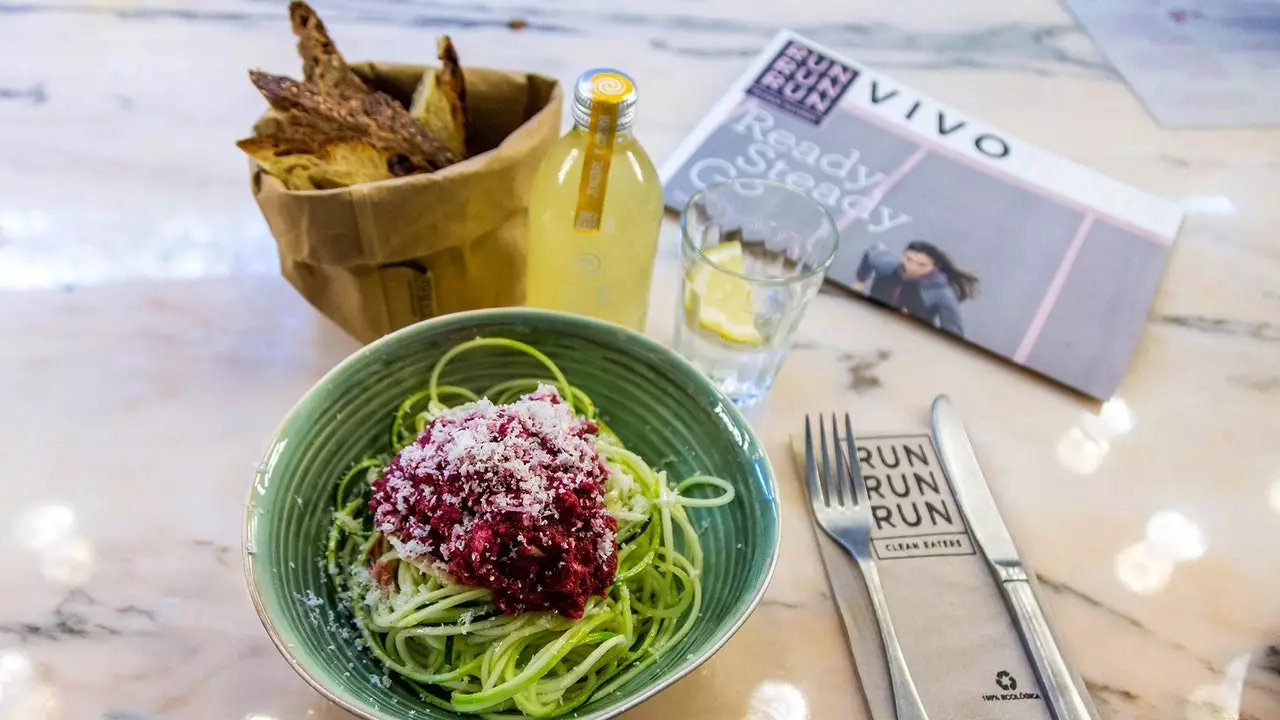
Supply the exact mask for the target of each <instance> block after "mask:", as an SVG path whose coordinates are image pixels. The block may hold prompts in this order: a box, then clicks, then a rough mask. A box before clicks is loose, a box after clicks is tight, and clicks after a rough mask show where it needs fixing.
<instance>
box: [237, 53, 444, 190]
mask: <svg viewBox="0 0 1280 720" xmlns="http://www.w3.org/2000/svg"><path fill="white" fill-rule="evenodd" d="M249 77H250V79H252V80H253V84H254V85H255V86H257V88H258V91H259V92H261V93H262V95H263V97H265V98H266V99H267V102H268V103H270V105H271V107H272V108H273V109H275V110H276V111H277V112H279V113H282V114H283V116H284V120H285V122H286V123H287V124H288V125H290V126H292V127H293V128H294V132H295V134H298V135H304V136H305V135H313V136H319V137H335V136H337V137H344V136H349V137H356V138H360V139H362V140H364V141H365V142H366V143H368V144H369V145H371V146H373V147H374V148H377V149H378V150H381V151H382V152H384V153H386V154H387V155H389V156H390V155H404V156H405V161H406V163H407V164H408V165H411V166H412V168H413V169H414V170H415V171H426V172H429V171H431V170H436V169H439V168H442V167H445V166H448V165H451V164H453V163H454V162H456V161H457V160H458V159H459V158H460V157H461V156H459V155H458V154H457V153H455V152H454V151H453V150H452V149H450V148H449V146H447V145H446V144H445V143H443V142H441V141H440V140H439V139H437V138H436V137H435V136H434V135H433V134H432V133H431V132H430V131H428V130H427V129H426V128H425V127H424V126H423V125H421V124H420V123H418V122H417V121H416V120H414V119H413V117H412V116H411V115H410V114H409V111H408V110H406V109H405V108H404V106H403V105H401V104H400V103H398V102H396V101H395V99H394V98H392V97H391V96H389V95H386V94H384V93H381V92H377V91H372V90H371V91H368V92H365V93H362V94H354V93H351V94H343V95H329V94H324V93H321V92H320V91H319V89H318V88H317V86H316V85H315V84H314V83H308V82H298V81H296V80H293V79H290V78H287V77H284V76H282V75H271V74H269V73H264V72H261V71H258V70H251V71H249Z"/></svg>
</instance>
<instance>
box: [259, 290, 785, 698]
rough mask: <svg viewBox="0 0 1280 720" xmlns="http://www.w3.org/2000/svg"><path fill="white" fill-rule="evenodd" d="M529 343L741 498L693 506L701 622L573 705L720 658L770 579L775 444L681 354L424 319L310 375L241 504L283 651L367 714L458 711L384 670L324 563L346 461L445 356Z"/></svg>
mask: <svg viewBox="0 0 1280 720" xmlns="http://www.w3.org/2000/svg"><path fill="white" fill-rule="evenodd" d="M482 335H483V336H500V337H508V338H512V339H515V340H520V341H522V342H525V343H528V344H530V345H533V346H534V347H536V348H538V349H539V350H541V351H542V352H544V353H545V354H547V355H548V356H550V358H551V359H552V360H553V361H555V362H556V363H557V364H558V365H559V366H560V368H561V369H562V370H563V371H564V373H565V375H566V376H567V377H568V379H569V382H571V383H573V384H575V385H577V386H579V387H581V388H582V389H584V390H585V391H586V392H587V393H588V394H589V395H590V396H591V398H592V399H593V400H594V401H595V403H596V405H597V406H598V407H599V410H600V415H601V418H602V419H603V420H604V421H605V423H607V424H608V425H609V427H610V428H612V429H613V430H614V431H615V432H616V433H617V434H618V435H619V437H621V438H622V440H623V441H624V442H625V443H626V444H627V447H628V448H630V449H631V450H633V451H635V452H638V453H639V454H640V455H641V456H643V457H644V458H645V459H647V460H648V461H649V462H650V463H651V464H652V465H654V466H655V467H656V468H660V469H665V470H666V471H667V472H668V474H669V475H670V476H671V477H673V478H682V477H685V476H688V475H692V474H695V473H710V474H713V475H718V476H720V477H722V478H726V479H728V480H730V481H732V482H733V483H734V484H735V486H736V488H737V498H736V499H735V500H734V501H733V502H732V503H730V504H729V505H727V506H724V507H719V508H707V509H700V508H694V509H690V511H689V512H690V515H691V517H692V520H693V523H694V526H695V527H702V526H705V530H703V532H702V533H701V535H700V537H701V540H702V546H703V551H704V552H705V554H706V556H705V562H704V569H703V577H702V583H703V584H702V587H703V592H704V594H705V598H704V600H703V608H702V613H701V616H700V617H699V619H698V622H697V623H696V624H695V626H694V628H693V630H692V631H691V632H690V633H689V635H687V636H686V637H685V638H684V639H683V640H682V641H681V643H680V644H679V645H678V646H677V647H675V648H673V649H672V651H670V652H668V653H667V654H666V655H665V656H663V658H662V659H661V660H660V661H659V662H657V663H655V664H654V665H653V666H651V667H650V668H648V669H647V670H646V671H645V672H644V673H642V674H640V675H638V676H636V677H635V678H633V679H632V680H631V681H630V682H628V683H627V684H626V685H625V686H623V687H622V688H620V689H619V690H618V691H616V692H614V693H611V694H609V695H607V696H605V697H599V698H595V699H594V700H592V701H591V702H590V703H589V704H587V705H584V706H582V707H580V708H578V709H577V710H576V711H575V712H573V713H571V714H570V715H568V717H573V718H607V717H613V716H614V715H616V714H618V713H620V712H622V711H623V710H626V709H627V708H630V707H633V706H635V705H636V704H638V703H640V702H642V701H643V700H645V699H646V698H648V697H650V696H652V695H653V694H655V693H657V692H658V691H659V690H661V689H663V688H665V687H666V686H668V685H670V684H671V683H673V682H675V681H676V680H678V679H679V678H681V677H683V676H684V675H686V674H687V673H689V672H690V671H691V670H693V669H694V668H696V667H697V666H698V665H699V664H701V663H702V662H703V661H705V660H706V659H707V658H708V657H710V656H711V654H712V653H714V652H715V651H716V650H718V649H719V648H720V646H721V645H723V644H724V643H725V641H727V640H728V639H729V637H730V636H731V635H733V633H734V631H735V630H737V629H738V627H739V626H740V625H741V624H742V623H743V621H744V620H746V618H747V616H748V615H749V614H750V613H751V611H752V610H753V609H754V608H755V606H756V603H757V602H759V600H760V596H761V595H762V594H763V593H764V590H765V586H766V585H767V584H768V582H769V577H770V575H771V574H772V573H773V566H774V563H775V561H776V559H777V555H778V508H777V500H776V496H777V492H776V488H775V487H774V480H773V473H772V470H771V469H770V467H769V461H768V458H766V456H765V453H764V450H763V449H762V448H761V446H760V443H759V442H758V441H757V440H756V438H755V436H754V435H753V434H752V432H751V429H750V427H749V426H748V425H747V423H746V421H745V420H743V418H742V416H741V415H740V414H739V413H738V411H737V409H736V408H734V406H733V405H732V403H730V402H729V401H728V400H727V399H726V398H725V397H724V396H722V395H721V394H720V393H719V392H717V391H716V390H715V389H714V388H713V387H712V386H711V384H710V383H708V382H707V380H706V379H705V378H703V376H702V375H701V374H700V373H699V372H698V371H697V370H695V369H694V368H693V367H692V366H690V365H689V364H688V363H686V362H685V361H684V360H683V359H682V358H680V357H679V356H677V355H676V354H675V353H673V352H671V351H670V350H668V349H666V348H665V347H663V346H661V345H659V344H658V343H656V342H654V341H652V340H649V339H647V338H645V337H643V336H641V335H638V334H636V333H633V332H630V331H628V330H624V329H622V328H619V327H616V326H613V325H609V324H607V323H602V322H597V321H593V320H588V319H584V318H579V317H574V316H569V315H562V314H558V313H550V312H542V311H536V310H528V309H522V308H513V309H501V310H484V311H477V312H470V313H460V314H456V315H449V316H446V317H442V318H438V319H434V320H430V321H427V322H423V323H419V324H417V325H414V326H412V327H408V328H405V329H403V330H400V331H399V332H396V333H393V334H391V335H388V336H387V337H385V338H382V339H381V340H378V341H377V342H375V343H373V344H371V345H369V346H367V347H365V348H363V349H361V350H359V351H358V352H356V353H355V354H354V355H352V356H351V357H349V358H347V359H346V360H345V361H343V362H342V363H341V364H340V365H338V367H336V368H334V369H333V371H332V372H330V373H329V374H328V375H326V376H325V377H324V378H323V379H322V380H320V382H319V383H317V384H316V386H315V387H314V388H312V389H311V391H310V392H308V393H307V394H306V396H305V397H303V398H302V400H301V401H300V402H299V403H298V404H297V406H296V407H294V408H293V410H292V411H291V412H290V413H289V416H288V417H286V418H285V420H284V423H283V424H282V425H281V426H280V429H279V430H278V431H277V432H276V435H275V437H274V438H273V439H272V441H271V444H270V446H269V447H268V449H267V453H266V455H265V456H264V458H263V460H262V462H261V464H260V465H259V468H258V472H257V475H256V477H255V480H254V484H253V489H252V490H251V492H250V497H249V505H248V509H247V512H246V517H245V574H246V575H247V578H248V582H249V591H250V594H251V595H252V596H253V602H254V605H255V606H256V608H257V610H258V616H259V617H260V618H261V619H262V624H263V625H264V626H265V627H266V629H267V633H268V634H270V636H271V639H272V640H273V641H274V642H275V644H276V647H277V648H279V650H280V652H281V654H283V655H284V657H285V659H286V660H288V662H289V664H290V665H292V666H293V668H294V669H295V670H297V671H298V673H299V674H300V675H302V677H303V678H304V679H306V681H307V682H309V683H311V685H312V686H313V687H315V688H316V690H319V691H320V692H321V693H323V694H324V695H325V696H326V697H328V698H329V699H330V700H332V701H333V702H335V703H337V704H338V705H341V706H342V707H343V708H345V709H347V710H348V711H350V712H352V713H355V714H356V715H358V716H360V717H363V718H368V719H369V720H404V719H407V718H415V719H419V720H420V719H422V718H456V717H463V716H459V715H456V714H454V713H451V712H447V711H443V710H440V709H438V708H436V707H434V706H432V705H429V704H427V703H426V702H424V701H423V700H421V699H420V698H418V697H417V695H416V694H415V693H414V692H413V691H412V690H411V689H410V688H408V687H407V686H404V685H402V684H400V683H398V682H397V683H393V684H392V685H391V687H387V688H384V687H382V685H380V684H379V683H377V682H376V679H377V678H380V677H382V675H383V674H384V671H383V668H382V666H381V665H380V664H379V663H378V662H377V660H375V659H374V658H373V657H372V656H371V655H369V654H368V653H367V652H366V651H365V650H362V649H360V648H357V647H356V646H355V645H354V644H353V643H352V641H351V640H350V639H348V637H346V636H347V635H348V634H349V632H350V631H349V630H348V628H349V627H350V626H349V621H348V620H347V619H346V617H345V616H344V615H343V610H342V609H341V607H340V604H339V603H338V601H337V599H336V598H335V596H334V593H333V591H332V589H331V588H330V586H329V582H328V578H327V576H326V574H325V572H324V569H323V567H322V561H323V557H324V550H323V545H324V542H325V537H326V534H327V532H328V529H329V523H330V513H331V512H332V510H333V505H332V504H333V490H334V488H335V486H336V483H337V481H338V478H339V476H340V474H341V473H342V471H343V470H345V469H346V468H348V467H350V466H351V465H352V464H353V463H354V462H356V461H357V460H359V459H360V458H362V457H364V456H366V455H369V454H373V453H376V452H379V451H384V450H386V449H387V446H388V443H389V440H388V435H389V427H390V424H391V417H392V415H393V413H394V411H395V409H396V407H397V406H398V405H399V403H400V402H401V401H402V400H403V399H404V398H405V397H406V396H408V395H409V394H411V393H413V392H415V391H417V390H420V389H422V388H423V387H425V386H426V384H427V378H428V375H429V374H430V371H431V368H432V366H433V365H434V364H435V362H436V360H437V358H439V357H440V355H441V354H443V353H444V352H445V351H446V350H448V349H449V348H450V347H452V346H453V345H455V344H457V343H460V342H463V341H466V340H470V339H472V338H474V337H477V336H482ZM530 374H536V375H543V374H545V373H544V372H542V371H540V366H537V365H536V364H535V363H534V361H533V360H532V359H531V358H527V357H525V356H524V355H523V354H521V353H516V352H512V351H508V350H501V349H489V348H482V349H477V350H474V351H471V352H468V353H467V354H466V355H463V356H460V357H459V358H458V360H457V361H455V362H453V363H451V364H450V365H449V366H448V367H447V368H446V370H445V375H444V377H443V378H442V382H447V383H449V384H456V385H464V386H467V387H470V388H472V389H474V390H477V391H478V390H480V389H482V388H484V387H488V386H491V385H493V384H494V383H496V382H497V381H499V380H502V379H509V378H511V377H519V376H526V377H527V376H529V375H530Z"/></svg>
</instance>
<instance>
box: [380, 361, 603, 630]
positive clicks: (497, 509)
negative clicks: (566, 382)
mask: <svg viewBox="0 0 1280 720" xmlns="http://www.w3.org/2000/svg"><path fill="white" fill-rule="evenodd" d="M596 431H597V427H596V424H595V423H594V422H592V421H590V420H583V419H580V418H577V417H575V416H574V415H573V412H572V410H571V409H570V407H569V406H568V404H567V403H565V402H564V401H563V399H562V398H561V397H560V394H559V393H558V392H557V391H556V389H555V388H553V387H550V386H547V385H542V386H539V388H538V390H537V391H536V392H534V393H531V394H529V395H525V396H524V397H523V398H521V399H520V400H518V401H516V402H514V403H511V404H510V405H494V404H493V403H491V402H489V401H488V400H481V401H479V402H475V403H471V404H469V405H464V406H461V407H457V408H453V409H451V410H448V411H446V412H445V413H444V414H442V415H440V416H439V417H437V418H436V419H435V420H433V421H432V422H431V424H429V425H427V427H426V428H425V429H424V430H423V432H422V434H421V435H419V436H418V439H417V440H416V441H414V442H413V443H412V444H411V445H408V446H407V447H405V448H404V449H403V450H401V451H400V453H399V454H398V455H396V457H395V458H393V459H392V460H391V464H390V465H388V466H387V468H386V469H385V470H384V471H383V473H382V476H381V477H379V478H378V479H377V480H375V481H374V483H373V493H372V496H371V498H370V501H369V509H370V510H372V511H373V513H374V523H375V526H376V527H377V529H378V530H379V531H380V532H382V533H383V534H385V535H386V536H387V537H388V538H390V540H391V542H392V543H393V544H394V545H395V547H396V549H397V551H398V553H399V554H400V556H401V557H404V558H407V559H412V560H417V561H420V562H419V564H437V565H438V564H439V563H443V565H444V566H445V568H446V569H447V570H448V572H449V574H451V575H452V576H453V578H454V580H456V581H457V582H459V583H462V584H464V585H472V586H477V587H484V588H488V589H489V590H491V591H492V593H493V600H494V604H495V605H496V606H497V608H498V609H499V610H500V611H502V612H504V613H509V614H514V613H520V612H526V611H531V610H555V611H557V612H559V613H560V614H562V615H565V616H567V617H571V618H577V617H581V616H582V611H583V607H584V605H585V604H586V602H587V598H589V597H591V596H592V595H601V594H603V593H604V591H605V590H606V589H607V588H608V587H609V585H610V584H611V583H612V582H613V577H614V574H615V572H616V571H617V568H618V555H617V546H616V543H615V539H614V535H615V533H616V531H617V529H618V523H617V520H615V519H614V518H613V517H612V516H611V515H609V513H608V512H607V511H606V510H605V506H604V481H605V478H606V477H608V470H607V469H606V468H605V465H604V462H603V461H602V460H601V459H600V457H599V455H597V454H596V451H595V448H594V447H593V445H592V439H593V438H594V436H595V433H596Z"/></svg>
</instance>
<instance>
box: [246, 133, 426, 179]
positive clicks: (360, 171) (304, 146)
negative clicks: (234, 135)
mask: <svg viewBox="0 0 1280 720" xmlns="http://www.w3.org/2000/svg"><path fill="white" fill-rule="evenodd" d="M236 145H238V146H239V147H240V149H241V150H244V151H245V152H246V153H248V154H249V155H250V156H251V157H253V159H254V160H257V161H258V164H260V165H262V167H263V168H264V169H265V170H266V171H267V172H268V173H270V174H271V175H273V176H275V177H276V178H278V179H279V180H280V181H281V182H283V183H284V185H285V187H287V188H289V189H290V190H331V189H333V188H340V187H347V186H348V185H358V184H360V183H367V182H377V181H378V180H389V179H391V178H393V177H395V176H396V172H395V171H394V170H393V168H394V167H395V164H396V158H395V156H392V155H388V154H387V153H385V152H382V151H380V150H377V149H375V148H373V147H371V146H370V145H369V144H367V143H364V142H361V141H359V140H344V141H338V142H332V143H328V144H325V145H321V146H319V147H316V146H314V145H312V144H309V143H306V142H298V141H297V139H296V138H291V137H288V136H268V137H253V138H249V139H247V140H241V141H240V142H238V143H236ZM401 174H403V173H401Z"/></svg>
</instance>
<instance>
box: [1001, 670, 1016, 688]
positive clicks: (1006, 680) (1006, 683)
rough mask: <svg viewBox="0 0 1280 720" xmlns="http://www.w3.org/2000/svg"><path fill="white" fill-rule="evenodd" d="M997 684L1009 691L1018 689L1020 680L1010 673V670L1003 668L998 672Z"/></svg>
mask: <svg viewBox="0 0 1280 720" xmlns="http://www.w3.org/2000/svg"><path fill="white" fill-rule="evenodd" d="M996 685H998V686H999V687H1000V689H1001V690H1004V691H1005V692H1009V691H1012V690H1017V689H1018V680H1017V678H1015V677H1014V676H1013V675H1010V674H1009V671H1008V670H1001V671H1000V672H998V673H996Z"/></svg>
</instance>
